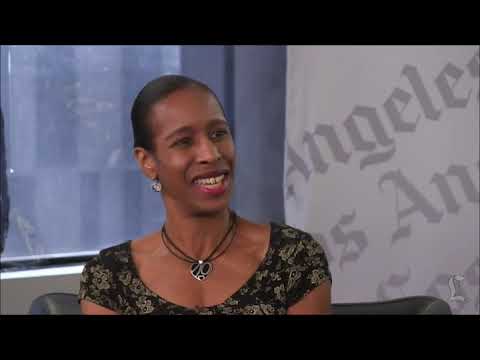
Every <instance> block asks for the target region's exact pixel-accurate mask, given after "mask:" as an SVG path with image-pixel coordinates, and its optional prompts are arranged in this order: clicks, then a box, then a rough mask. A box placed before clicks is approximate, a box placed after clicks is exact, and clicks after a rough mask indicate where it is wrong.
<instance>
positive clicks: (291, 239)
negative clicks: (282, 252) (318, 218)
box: [271, 222, 318, 246]
mask: <svg viewBox="0 0 480 360" xmlns="http://www.w3.org/2000/svg"><path fill="white" fill-rule="evenodd" d="M271 225H272V239H273V240H274V241H276V242H277V243H278V244H279V245H283V246H286V245H291V244H299V243H302V244H303V245H307V244H313V243H318V242H317V241H316V240H315V239H314V237H313V236H312V234H311V233H309V232H307V231H305V230H301V229H299V228H296V227H293V226H291V225H287V224H285V223H279V222H271Z"/></svg>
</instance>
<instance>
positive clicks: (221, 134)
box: [212, 129, 228, 139]
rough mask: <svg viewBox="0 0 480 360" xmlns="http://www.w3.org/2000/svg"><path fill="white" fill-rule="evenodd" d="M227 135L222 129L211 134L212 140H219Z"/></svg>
mask: <svg viewBox="0 0 480 360" xmlns="http://www.w3.org/2000/svg"><path fill="white" fill-rule="evenodd" d="M227 134H228V131H227V130H225V129H222V130H215V131H214V132H212V138H213V139H220V138H222V137H224V136H225V135H227Z"/></svg>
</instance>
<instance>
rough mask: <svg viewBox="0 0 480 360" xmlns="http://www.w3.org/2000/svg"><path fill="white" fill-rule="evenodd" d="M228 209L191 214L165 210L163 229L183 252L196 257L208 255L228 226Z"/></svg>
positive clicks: (201, 257) (200, 257)
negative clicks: (211, 212)
mask: <svg viewBox="0 0 480 360" xmlns="http://www.w3.org/2000/svg"><path fill="white" fill-rule="evenodd" d="M230 221H231V219H230V210H229V209H228V208H227V209H225V210H224V211H221V212H218V213H214V214H209V215H193V214H188V215H186V214H184V213H180V212H178V211H167V214H166V218H165V229H166V231H167V233H168V237H169V238H170V239H171V241H173V242H174V243H175V245H176V246H177V247H179V248H180V249H181V250H182V251H183V252H185V253H186V254H188V255H189V256H191V257H193V258H196V259H203V258H205V257H207V256H208V255H210V253H211V251H212V250H213V249H214V248H215V246H216V245H217V244H218V243H219V242H220V241H221V240H222V238H223V236H224V235H225V233H226V232H227V230H228V228H229V226H230Z"/></svg>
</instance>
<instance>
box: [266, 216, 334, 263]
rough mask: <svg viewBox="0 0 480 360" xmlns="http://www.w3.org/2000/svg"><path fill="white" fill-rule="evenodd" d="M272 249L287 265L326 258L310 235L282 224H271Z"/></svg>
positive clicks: (318, 244)
mask: <svg viewBox="0 0 480 360" xmlns="http://www.w3.org/2000/svg"><path fill="white" fill-rule="evenodd" d="M272 247H274V248H275V249H276V250H277V254H278V255H279V256H280V258H281V259H282V260H284V261H287V262H288V263H289V264H292V263H295V262H297V261H302V262H303V261H313V259H317V258H322V259H325V256H326V254H325V251H324V248H323V246H322V244H321V243H320V242H319V241H318V240H316V239H315V238H314V237H313V235H312V234H311V233H309V232H308V231H305V230H302V229H299V228H296V227H294V226H291V225H287V224H284V223H276V222H272ZM315 261H316V260H315Z"/></svg>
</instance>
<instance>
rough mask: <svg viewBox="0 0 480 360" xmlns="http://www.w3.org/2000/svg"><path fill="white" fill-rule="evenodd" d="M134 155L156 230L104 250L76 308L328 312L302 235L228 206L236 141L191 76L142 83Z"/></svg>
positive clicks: (315, 249)
mask: <svg viewBox="0 0 480 360" xmlns="http://www.w3.org/2000/svg"><path fill="white" fill-rule="evenodd" d="M132 125H133V134H134V140H135V143H134V154H135V158H136V160H137V162H138V164H139V167H140V169H141V170H142V172H143V173H144V175H145V176H146V177H148V178H149V179H151V180H152V181H153V185H152V187H153V189H154V190H155V191H156V192H159V193H160V195H161V196H162V198H163V201H164V205H165V210H166V218H165V223H164V226H163V227H162V229H160V230H159V231H157V232H154V233H152V234H149V235H146V236H144V237H142V238H140V239H136V240H133V241H127V242H124V243H122V244H120V245H117V246H114V247H111V248H108V249H105V250H103V251H101V252H100V254H99V255H97V256H96V257H94V258H93V259H92V260H91V261H89V262H88V263H87V264H86V266H85V268H84V271H83V273H82V280H81V284H80V293H79V299H80V303H81V309H82V312H83V313H84V314H328V313H329V311H330V302H331V300H330V292H331V275H330V272H329V269H328V264H327V259H326V257H325V253H324V251H323V249H322V247H321V246H320V245H319V244H318V243H317V242H316V241H315V240H314V239H313V238H312V237H311V236H310V235H309V234H307V233H305V232H303V231H300V230H297V229H294V228H292V227H289V226H286V225H280V224H276V223H270V224H256V223H253V222H251V221H248V220H247V219H244V218H242V217H239V216H237V215H236V214H235V213H234V212H233V211H232V210H231V209H229V201H230V198H231V195H232V191H233V179H234V172H235V147H234V144H233V139H232V136H231V134H230V131H229V128H228V124H227V121H226V119H225V113H224V111H223V108H222V106H221V104H220V102H219V100H218V98H217V97H216V95H215V94H214V93H213V91H212V90H211V89H209V88H208V87H207V86H206V85H205V84H203V83H200V82H198V81H196V80H193V79H190V78H187V77H184V76H179V75H167V76H163V77H160V78H158V79H156V80H153V81H151V82H150V83H148V84H147V85H146V86H145V87H144V88H143V89H142V91H141V92H140V93H139V94H138V96H137V98H136V100H135V102H134V105H133V108H132Z"/></svg>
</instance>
